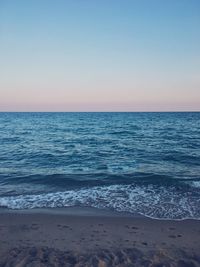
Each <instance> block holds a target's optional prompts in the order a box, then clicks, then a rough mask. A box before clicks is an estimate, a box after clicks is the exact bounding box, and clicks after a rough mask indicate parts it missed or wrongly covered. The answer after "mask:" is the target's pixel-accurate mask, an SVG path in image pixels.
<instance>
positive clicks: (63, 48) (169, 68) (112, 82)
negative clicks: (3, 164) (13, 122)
mask: <svg viewBox="0 0 200 267" xmlns="http://www.w3.org/2000/svg"><path fill="white" fill-rule="evenodd" d="M199 14H200V1H197V0H167V1H166V0H165V1H164V0H132V1H130V0H95V1H94V0H93V1H92V0H71V1H70V0H65V1H64V0H58V1H55V0H54V1H53V0H29V1H25V0H23V1H22V0H18V1H15V0H12V1H11V0H0V59H1V63H0V73H1V74H0V76H1V79H0V110H1V111H7V110H8V111H93V110H94V111H117V110H118V111H157V110H158V111H168V110H200V15H199Z"/></svg>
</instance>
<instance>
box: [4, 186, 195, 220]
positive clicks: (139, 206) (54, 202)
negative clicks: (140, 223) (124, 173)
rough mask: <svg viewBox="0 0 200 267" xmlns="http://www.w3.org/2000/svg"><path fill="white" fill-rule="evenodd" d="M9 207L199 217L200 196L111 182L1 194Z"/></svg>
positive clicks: (154, 187)
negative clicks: (79, 207) (54, 189)
mask: <svg viewBox="0 0 200 267" xmlns="http://www.w3.org/2000/svg"><path fill="white" fill-rule="evenodd" d="M0 206H4V207H7V208H10V209H33V208H44V207H49V208H55V207H69V206H87V207H96V208H101V209H104V208H106V209H112V210H116V211H124V212H132V213H140V214H144V215H146V216H150V217H153V218H171V219H182V218H196V219H197V218H200V210H199V206H200V198H199V196H193V195H192V194H190V192H181V191H180V192H179V191H177V190H176V189H175V188H174V187H170V188H165V187H156V186H152V185H151V186H134V185H111V186H98V187H92V188H85V189H80V190H69V191H65V192H54V193H47V194H38V195H20V196H10V197H1V198H0Z"/></svg>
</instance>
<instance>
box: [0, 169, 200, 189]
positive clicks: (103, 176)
mask: <svg viewBox="0 0 200 267" xmlns="http://www.w3.org/2000/svg"><path fill="white" fill-rule="evenodd" d="M193 182H194V183H193ZM195 182H200V179H197V178H194V179H193V178H179V179H177V178H176V179H174V178H173V177H172V176H170V175H160V174H155V173H144V172H135V173H134V174H132V173H129V172H128V171H127V172H125V173H121V174H115V173H106V172H97V173H81V172H80V173H79V172H77V173H71V174H48V175H41V174H36V175H28V176H15V177H13V176H9V175H8V176H6V175H0V184H1V185H15V184H17V185H19V184H22V185H23V184H30V185H31V184H32V185H33V184H34V185H36V184H38V185H46V186H56V187H62V188H63V187H64V188H66V189H67V188H76V187H79V188H80V187H86V186H87V187H93V186H103V185H107V186H108V185H116V184H118V185H119V184H121V185H131V184H133V183H134V184H137V185H159V186H171V185H177V186H178V185H181V186H188V185H189V184H192V183H193V184H195Z"/></svg>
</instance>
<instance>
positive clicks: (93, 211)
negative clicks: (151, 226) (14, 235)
mask: <svg viewBox="0 0 200 267" xmlns="http://www.w3.org/2000/svg"><path fill="white" fill-rule="evenodd" d="M10 213H12V214H30V215H31V214H51V215H69V216H70V215H71V216H95V217H98V216H105V217H128V218H129V217H130V218H144V219H151V220H158V221H175V222H179V221H200V218H190V217H188V218H183V219H172V218H154V217H151V216H147V215H144V214H140V213H131V212H121V211H114V210H109V209H99V208H93V207H80V206H73V207H61V208H59V207H56V208H33V209H9V208H4V207H0V215H1V214H10Z"/></svg>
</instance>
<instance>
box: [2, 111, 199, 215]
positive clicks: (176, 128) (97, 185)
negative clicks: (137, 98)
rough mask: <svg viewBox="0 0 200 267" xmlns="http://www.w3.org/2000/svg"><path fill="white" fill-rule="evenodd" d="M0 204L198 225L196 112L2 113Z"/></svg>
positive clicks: (197, 120) (197, 122)
mask: <svg viewBox="0 0 200 267" xmlns="http://www.w3.org/2000/svg"><path fill="white" fill-rule="evenodd" d="M0 206H3V207H7V208H11V209H31V208H41V207H52V208H53V207H68V206H86V207H97V208H101V209H108V210H109V209H110V210H116V211H126V212H131V213H140V214H144V215H146V216H150V217H154V218H172V219H182V218H198V219H200V113H0Z"/></svg>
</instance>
